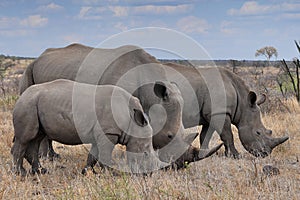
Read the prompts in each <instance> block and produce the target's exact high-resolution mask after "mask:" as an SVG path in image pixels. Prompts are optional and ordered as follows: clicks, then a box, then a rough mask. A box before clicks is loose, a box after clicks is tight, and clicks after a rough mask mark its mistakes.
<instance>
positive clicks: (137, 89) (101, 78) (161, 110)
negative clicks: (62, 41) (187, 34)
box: [20, 44, 193, 161]
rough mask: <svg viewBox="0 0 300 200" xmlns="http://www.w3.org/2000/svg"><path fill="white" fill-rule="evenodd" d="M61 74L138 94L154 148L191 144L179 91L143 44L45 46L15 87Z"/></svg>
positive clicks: (43, 146) (45, 151) (42, 146)
mask: <svg viewBox="0 0 300 200" xmlns="http://www.w3.org/2000/svg"><path fill="white" fill-rule="evenodd" d="M137 66H141V67H140V68H137ZM60 78H63V79H69V80H75V81H77V82H84V83H90V84H97V85H104V84H111V85H118V86H120V87H122V88H124V89H125V90H127V91H128V92H129V93H131V94H133V95H134V96H135V97H137V98H138V99H139V100H140V102H141V105H142V107H143V109H144V111H145V113H146V114H147V115H148V116H149V118H150V124H151V127H152V128H153V130H154V137H153V147H154V149H161V148H163V147H166V146H167V145H170V146H169V147H170V149H172V148H173V147H172V145H175V146H176V147H178V148H177V149H178V150H180V151H181V150H184V149H185V148H186V147H188V148H193V147H189V146H190V144H187V143H186V142H185V139H184V136H183V130H184V128H183V125H182V105H183V100H182V97H181V94H180V91H179V90H178V88H177V86H176V85H174V84H171V83H170V82H168V80H167V78H166V74H165V69H164V66H163V65H161V64H160V63H159V62H158V61H157V60H156V59H155V58H154V57H153V56H151V55H149V54H148V53H146V52H145V51H144V50H142V49H140V48H138V47H135V46H122V47H119V48H116V49H99V48H91V47H87V46H83V45H80V44H72V45H69V46H67V47H64V48H53V49H47V50H46V51H45V52H44V53H43V54H42V55H40V57H39V58H37V59H36V60H35V61H34V62H33V63H31V64H30V65H29V66H28V67H27V69H26V71H25V72H24V74H23V78H22V80H21V82H20V93H21V94H22V93H23V92H24V91H25V89H26V88H28V87H29V86H30V85H33V84H38V83H44V82H49V81H53V80H55V79H60ZM157 105H159V106H157ZM162 125H163V126H162ZM175 136H176V137H175ZM171 141H172V143H171ZM41 149H42V150H44V152H42V153H43V154H44V155H45V154H47V150H48V142H47V141H45V140H44V141H43V144H42V145H41ZM51 149H52V145H50V150H51ZM162 152H166V151H162ZM177 153H178V152H174V154H177ZM181 153H184V151H183V152H181ZM163 154H164V153H161V154H160V157H161V158H162V160H167V161H171V160H172V159H173V160H174V159H176V156H174V155H170V153H168V154H166V155H163ZM167 155H169V156H167Z"/></svg>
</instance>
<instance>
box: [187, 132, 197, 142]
mask: <svg viewBox="0 0 300 200" xmlns="http://www.w3.org/2000/svg"><path fill="white" fill-rule="evenodd" d="M198 135H199V133H198V132H196V133H189V134H188V135H187V136H185V138H184V141H185V142H186V143H187V144H191V143H192V142H193V141H194V140H195V139H196V137H197V136H198Z"/></svg>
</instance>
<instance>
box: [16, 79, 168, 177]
mask: <svg viewBox="0 0 300 200" xmlns="http://www.w3.org/2000/svg"><path fill="white" fill-rule="evenodd" d="M74 84H75V82H73V81H70V80H56V81H53V82H49V83H44V84H38V85H35V86H32V87H30V88H28V89H27V90H26V91H25V92H24V93H23V94H22V95H21V96H20V98H19V100H18V101H17V103H16V105H15V108H14V111H13V124H14V129H15V138H14V144H13V147H12V149H11V153H12V155H13V161H14V165H15V169H16V172H18V173H21V174H22V175H25V174H26V171H25V169H24V168H23V164H22V163H23V158H26V159H27V161H28V162H29V163H30V164H31V165H32V172H33V173H35V172H40V171H39V168H40V167H41V166H40V163H39V160H38V148H39V143H40V142H41V140H42V139H43V138H44V137H45V136H48V138H50V139H51V140H55V141H57V142H60V143H63V144H68V145H78V144H82V143H90V144H92V148H91V151H90V154H89V156H88V160H87V166H86V168H88V167H91V168H93V166H94V165H95V164H96V162H97V160H99V162H100V164H101V165H102V166H110V165H111V153H112V150H113V148H114V146H115V144H117V143H119V144H122V145H126V147H127V157H128V159H127V162H128V165H129V169H131V171H132V172H134V173H139V172H143V173H144V172H149V171H153V170H156V169H159V168H161V167H162V166H165V165H163V163H161V162H160V161H159V159H158V158H157V157H156V154H155V153H154V149H153V145H152V128H151V126H150V124H149V123H148V120H147V118H146V117H145V115H144V111H143V108H142V106H141V105H140V102H139V100H138V99H137V98H135V97H133V96H131V95H130V94H129V93H128V92H126V91H125V90H124V89H121V88H119V87H116V86H109V85H106V86H96V85H88V84H83V83H76V86H75V85H74ZM75 87H76V89H77V90H79V91H80V93H81V95H80V96H75V97H74V96H73V89H74V88H75ZM112 94H113V95H112ZM74 98H79V99H80V100H79V101H76V100H74ZM112 98H115V99H114V100H115V101H116V102H117V104H118V105H116V106H115V107H114V108H112V105H111V102H112ZM93 102H94V103H93ZM93 104H94V106H93ZM112 109H114V110H112ZM114 115H117V116H118V120H117V121H115V120H114V119H115V118H114ZM120 127H125V129H121V128H120ZM133 134H134V135H133ZM135 136H136V137H135ZM133 153H136V155H132V154H133ZM137 160H138V162H137ZM154 165H156V166H154ZM42 172H45V169H42Z"/></svg>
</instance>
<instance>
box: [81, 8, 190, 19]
mask: <svg viewBox="0 0 300 200" xmlns="http://www.w3.org/2000/svg"><path fill="white" fill-rule="evenodd" d="M192 8H193V7H192V5H190V4H182V5H176V6H173V5H171V6H170V5H163V6H157V5H143V6H108V7H95V6H94V7H91V6H84V7H82V8H81V10H80V12H79V15H78V17H79V18H80V19H100V18H101V17H102V16H103V14H104V12H105V11H110V12H112V13H113V16H114V17H127V16H128V15H140V14H155V15H163V14H178V13H186V12H188V11H189V10H191V9H192ZM106 14H107V13H106Z"/></svg>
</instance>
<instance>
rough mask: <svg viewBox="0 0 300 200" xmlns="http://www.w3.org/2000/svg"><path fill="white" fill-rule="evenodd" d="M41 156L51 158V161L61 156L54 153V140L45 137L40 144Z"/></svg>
mask: <svg viewBox="0 0 300 200" xmlns="http://www.w3.org/2000/svg"><path fill="white" fill-rule="evenodd" d="M39 156H40V157H45V158H46V157H49V159H50V160H53V158H59V157H60V155H59V154H58V153H56V152H55V151H54V149H53V145H52V140H50V139H48V137H45V138H44V139H43V140H42V142H41V144H40V149H39Z"/></svg>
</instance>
